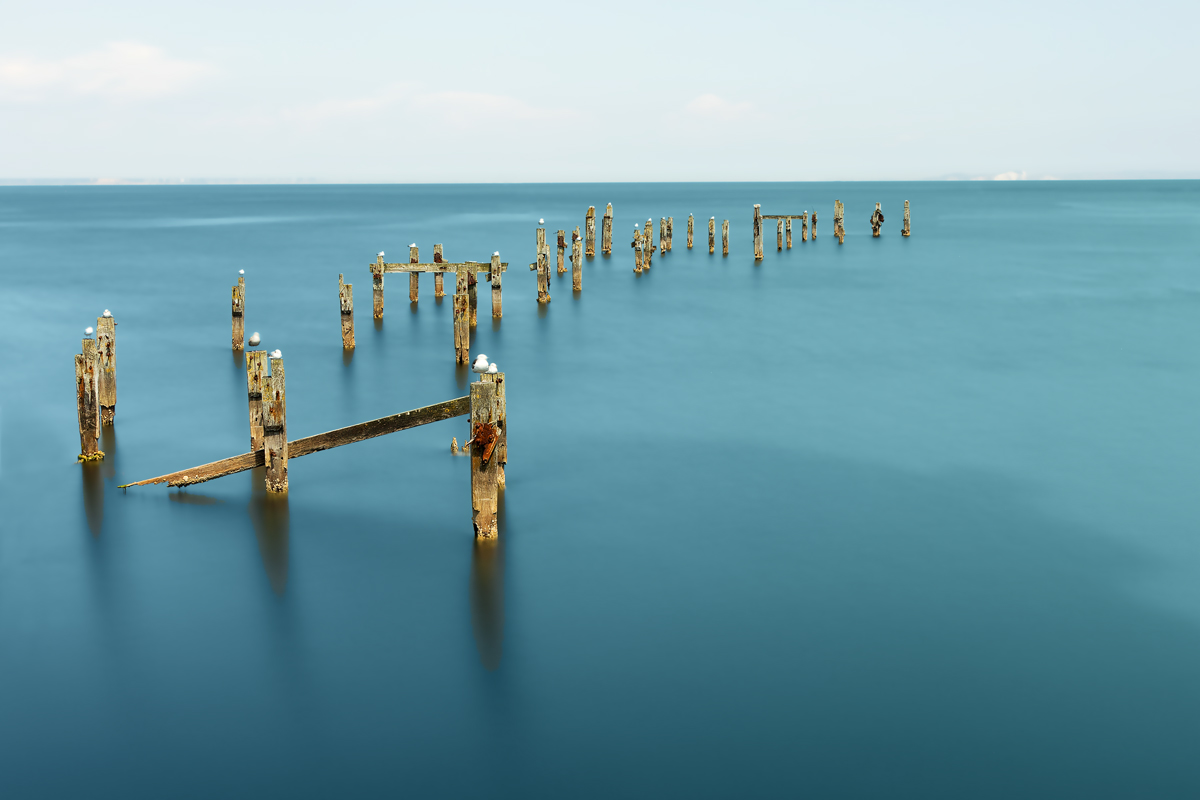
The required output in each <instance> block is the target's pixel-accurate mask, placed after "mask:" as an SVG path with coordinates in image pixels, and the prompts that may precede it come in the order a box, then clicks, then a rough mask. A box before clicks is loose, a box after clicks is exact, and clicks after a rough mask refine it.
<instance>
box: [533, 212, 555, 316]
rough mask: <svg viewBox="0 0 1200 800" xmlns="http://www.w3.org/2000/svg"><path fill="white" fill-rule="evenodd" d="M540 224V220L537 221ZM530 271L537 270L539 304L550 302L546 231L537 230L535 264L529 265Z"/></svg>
mask: <svg viewBox="0 0 1200 800" xmlns="http://www.w3.org/2000/svg"><path fill="white" fill-rule="evenodd" d="M538 221H539V222H541V220H538ZM529 268H530V269H536V270H537V292H538V298H537V299H538V302H539V303H549V302H550V264H549V254H548V253H547V251H546V229H545V228H542V227H539V228H538V229H537V263H536V264H530V265H529Z"/></svg>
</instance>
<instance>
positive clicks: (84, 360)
mask: <svg viewBox="0 0 1200 800" xmlns="http://www.w3.org/2000/svg"><path fill="white" fill-rule="evenodd" d="M81 349H82V350H83V352H82V353H81V354H80V355H77V356H75V395H76V397H75V399H76V404H77V405H78V407H79V459H80V460H81V461H98V460H100V459H102V458H104V453H102V452H100V447H99V445H98V444H97V440H99V438H100V384H99V376H98V374H97V373H98V371H99V370H98V369H97V366H98V364H99V358H98V357H97V355H96V340H95V339H84V340H83V346H82V348H81Z"/></svg>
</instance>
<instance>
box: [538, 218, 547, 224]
mask: <svg viewBox="0 0 1200 800" xmlns="http://www.w3.org/2000/svg"><path fill="white" fill-rule="evenodd" d="M545 224H546V220H544V219H539V220H538V225H545Z"/></svg>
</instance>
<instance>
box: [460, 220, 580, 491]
mask: <svg viewBox="0 0 1200 800" xmlns="http://www.w3.org/2000/svg"><path fill="white" fill-rule="evenodd" d="M579 252H580V253H582V252H583V237H582V236H581V237H580V238H579ZM479 379H480V380H482V381H490V382H491V383H494V384H496V470H497V474H496V479H497V480H496V482H497V483H498V484H499V485H500V488H501V489H503V488H504V471H505V468H506V467H507V466H508V403H507V401H506V399H505V392H504V373H503V372H488V373H484V374H483V375H480V376H479Z"/></svg>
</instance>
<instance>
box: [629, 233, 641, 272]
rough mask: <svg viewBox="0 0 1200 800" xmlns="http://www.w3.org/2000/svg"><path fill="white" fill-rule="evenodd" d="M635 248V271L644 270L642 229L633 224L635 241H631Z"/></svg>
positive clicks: (630, 244) (631, 245)
mask: <svg viewBox="0 0 1200 800" xmlns="http://www.w3.org/2000/svg"><path fill="white" fill-rule="evenodd" d="M629 246H630V247H632V248H633V271H634V272H641V271H642V229H641V228H639V227H638V226H637V225H634V226H633V241H632V242H630V243H629Z"/></svg>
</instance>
